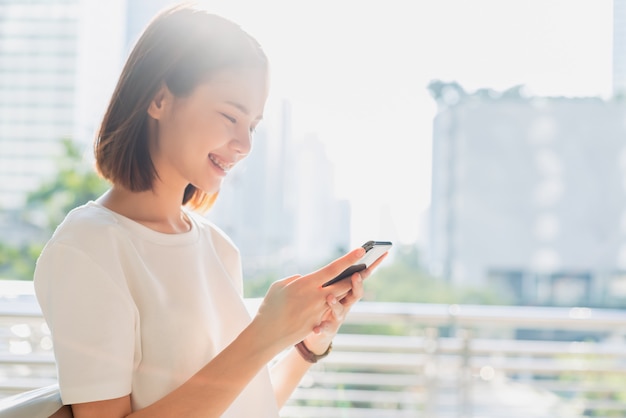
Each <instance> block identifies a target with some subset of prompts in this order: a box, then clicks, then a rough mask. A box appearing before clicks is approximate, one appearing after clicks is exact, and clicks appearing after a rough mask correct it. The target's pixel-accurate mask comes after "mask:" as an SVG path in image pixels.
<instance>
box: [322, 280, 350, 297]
mask: <svg viewBox="0 0 626 418" xmlns="http://www.w3.org/2000/svg"><path fill="white" fill-rule="evenodd" d="M327 289H328V290H329V291H331V292H332V294H333V295H335V297H336V298H337V299H341V297H342V296H345V295H346V294H347V293H348V292H349V291H350V289H352V281H351V280H350V278H349V277H346V278H345V279H342V280H339V281H338V282H337V283H333V284H332V285H330V286H328V287H327Z"/></svg>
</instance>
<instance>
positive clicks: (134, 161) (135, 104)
mask: <svg viewBox="0 0 626 418" xmlns="http://www.w3.org/2000/svg"><path fill="white" fill-rule="evenodd" d="M229 68H233V69H236V68H258V69H260V70H263V71H267V57H266V55H265V53H264V52H263V50H262V49H261V47H260V45H259V43H258V42H257V41H256V40H255V39H254V38H252V37H251V36H250V35H248V34H247V33H246V32H245V31H243V30H242V29H241V28H240V27H239V26H238V25H237V24H235V23H233V22H231V21H229V20H227V19H224V18H222V17H220V16H216V15H213V14H210V13H208V12H206V11H204V10H201V9H197V8H194V7H192V6H189V5H182V6H181V5H178V6H175V7H171V8H168V9H165V10H164V11H162V12H161V13H159V14H158V15H157V16H156V17H155V18H154V19H153V20H152V21H151V22H150V24H149V25H148V26H147V27H146V29H145V30H144V32H143V33H142V35H141V37H140V38H139V40H138V41H137V43H136V44H135V47H134V48H133V50H132V52H131V53H130V55H129V57H128V60H127V61H126V64H125V66H124V68H123V70H122V73H121V75H120V78H119V81H118V83H117V86H116V87H115V90H114V92H113V96H112V97H111V101H110V103H109V106H108V108H107V111H106V113H105V115H104V118H103V120H102V124H101V126H100V130H99V132H98V135H97V137H96V139H95V143H94V153H95V157H96V168H97V169H98V172H99V173H100V174H101V175H102V176H103V177H104V178H106V179H107V180H109V181H110V182H112V183H113V184H119V185H121V186H123V187H125V188H127V189H129V190H131V191H135V192H140V191H146V190H152V188H153V182H154V180H155V178H157V177H158V173H157V171H156V169H155V167H154V164H153V162H152V158H151V157H150V152H149V144H148V128H147V127H148V113H147V111H148V107H149V106H150V102H151V101H152V99H153V98H154V96H155V94H156V93H157V92H158V90H159V89H160V88H161V86H162V85H163V83H165V84H166V85H167V87H168V88H169V90H170V91H171V92H172V94H174V95H175V96H178V97H181V96H185V95H187V94H190V93H191V92H192V90H193V89H194V87H195V86H196V85H198V84H199V83H200V82H202V81H203V80H205V79H206V78H207V77H208V76H209V75H210V74H212V73H214V72H215V71H218V70H223V69H229ZM216 196H217V194H214V195H212V196H209V195H207V194H206V193H204V192H203V191H201V190H199V189H197V188H196V187H195V186H194V185H192V184H189V185H188V186H187V188H186V189H185V193H184V197H183V202H182V204H188V205H189V206H191V207H192V208H193V209H208V208H210V207H211V205H212V204H213V202H214V201H215V198H216Z"/></svg>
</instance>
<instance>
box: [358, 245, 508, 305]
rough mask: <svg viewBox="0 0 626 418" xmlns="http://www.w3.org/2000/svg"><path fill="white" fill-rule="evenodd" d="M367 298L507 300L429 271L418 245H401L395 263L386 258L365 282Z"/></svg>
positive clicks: (462, 301)
mask: <svg viewBox="0 0 626 418" xmlns="http://www.w3.org/2000/svg"><path fill="white" fill-rule="evenodd" d="M363 299H364V300H369V301H377V302H417V303H446V304H452V303H456V304H461V303H466V304H487V305H493V304H506V302H507V301H505V300H503V299H501V298H500V297H499V296H498V295H497V294H495V293H494V292H492V291H491V290H489V289H482V288H472V287H462V286H455V285H452V284H450V283H448V282H447V281H446V280H445V279H443V278H438V277H434V276H432V275H431V274H429V273H428V272H427V271H426V269H425V267H424V266H423V263H422V262H421V261H420V257H419V252H418V249H417V247H415V246H412V245H407V246H397V247H396V248H394V249H393V258H392V260H391V263H389V262H388V261H387V260H385V261H383V263H382V265H381V266H380V267H379V268H378V270H377V271H375V272H374V274H372V276H370V278H368V279H367V281H366V282H365V296H364V298H363Z"/></svg>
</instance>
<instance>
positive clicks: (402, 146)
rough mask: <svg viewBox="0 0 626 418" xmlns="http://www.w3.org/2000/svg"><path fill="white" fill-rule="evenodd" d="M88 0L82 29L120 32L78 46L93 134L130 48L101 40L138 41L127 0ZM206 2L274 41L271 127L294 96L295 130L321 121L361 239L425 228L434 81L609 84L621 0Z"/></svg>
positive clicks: (315, 128) (553, 90) (302, 132)
mask: <svg viewBox="0 0 626 418" xmlns="http://www.w3.org/2000/svg"><path fill="white" fill-rule="evenodd" d="M77 3H80V4H81V11H82V12H86V11H87V12H89V13H88V17H89V18H88V19H86V20H85V23H83V27H82V28H83V29H84V28H85V27H88V28H90V29H91V31H92V32H93V33H107V34H109V35H107V37H104V38H102V39H101V40H100V41H98V39H100V38H95V37H92V38H89V37H87V38H84V39H82V40H81V41H80V42H81V44H80V45H79V50H81V51H87V52H88V51H91V59H89V60H86V61H85V62H86V64H85V65H84V66H83V67H82V68H80V69H79V70H78V72H79V73H80V74H82V75H83V78H82V81H81V83H82V85H83V86H86V87H88V88H89V89H87V90H84V91H86V92H87V93H85V94H84V97H83V98H82V99H81V102H82V103H85V104H86V107H79V108H78V109H77V116H78V118H80V119H81V122H82V126H81V127H80V130H79V131H78V132H80V134H81V135H84V136H88V140H90V139H91V135H92V131H93V127H94V126H95V124H96V123H97V115H98V114H99V112H101V111H102V109H103V108H104V107H105V105H106V100H108V97H106V96H107V94H106V93H107V91H108V90H110V89H112V87H113V84H114V79H115V77H116V76H117V74H118V72H119V69H120V68H121V65H122V63H123V59H124V54H123V53H122V54H121V55H120V56H119V59H118V60H117V62H115V61H116V60H115V58H114V57H115V55H114V53H113V52H112V47H111V45H109V48H110V50H108V51H107V52H106V55H105V56H104V57H100V58H101V59H100V60H98V59H96V58H98V54H97V53H96V52H98V51H100V52H101V51H102V49H101V47H103V45H106V44H111V43H112V44H114V45H118V46H119V45H122V46H123V45H125V43H126V44H130V43H132V41H133V40H132V39H128V38H127V33H126V32H125V31H124V30H123V27H124V26H125V25H126V24H127V23H128V22H127V21H126V20H125V19H126V18H127V16H125V13H124V12H123V11H121V8H122V7H123V4H125V3H124V2H123V1H121V0H118V1H113V2H109V3H97V4H94V3H87V2H85V1H83V0H80V1H77ZM143 3H145V4H149V2H143ZM87 4H88V5H89V7H86V5H87ZM154 4H155V3H152V4H151V6H153V7H154ZM158 4H159V5H163V4H168V2H166V1H160V2H158ZM172 4H173V3H172ZM200 4H201V5H203V6H205V7H207V8H208V9H209V10H212V11H214V12H215V13H217V14H221V15H223V16H225V17H227V18H231V19H233V20H235V21H236V22H238V23H240V24H241V25H242V27H243V28H244V29H246V30H248V31H249V32H250V33H251V34H253V35H254V36H255V37H256V38H257V39H259V41H260V42H261V43H262V45H263V47H264V49H265V50H266V51H267V53H268V55H269V57H270V60H271V63H272V89H271V92H270V98H269V101H268V106H267V110H266V119H267V120H266V121H265V122H264V123H265V124H267V125H268V130H271V129H272V124H277V123H280V121H279V119H280V116H279V115H280V106H281V103H282V102H283V100H285V99H287V100H289V101H290V102H291V103H292V106H293V126H294V135H293V136H294V140H295V141H299V140H301V139H302V138H304V137H306V136H307V135H308V134H309V133H317V135H318V137H319V139H320V141H322V142H323V143H324V145H325V148H326V151H327V153H328V157H329V159H330V160H331V161H332V162H333V164H334V166H335V185H334V188H335V190H334V191H333V192H334V193H335V194H336V195H337V197H338V198H342V199H348V200H349V201H350V202H351V207H352V219H353V220H352V228H351V230H352V239H351V241H352V244H353V245H357V244H359V243H361V242H362V241H364V240H367V239H370V238H377V239H388V238H391V237H388V236H381V235H384V234H387V232H386V231H395V232H394V233H395V234H397V237H393V238H394V239H396V238H397V240H398V241H400V242H407V243H409V242H414V241H415V240H418V241H419V240H420V239H421V238H422V236H423V235H424V234H423V232H424V231H423V230H421V229H420V224H421V223H422V218H423V214H424V212H425V211H426V210H427V209H428V206H429V204H430V178H431V161H430V160H431V141H432V123H433V119H434V117H435V115H436V105H435V103H434V100H432V98H431V97H430V96H429V95H428V92H427V89H426V86H427V84H428V82H429V81H430V80H432V79H435V78H437V79H442V80H456V81H458V82H459V83H461V84H462V85H463V87H464V88H466V89H467V90H468V91H471V90H475V89H478V88H481V87H488V88H494V89H499V90H502V89H506V88H509V87H511V86H513V85H515V84H525V85H526V86H527V91H528V92H529V94H536V95H547V96H552V95H557V96H558V95H565V96H601V97H608V96H610V93H611V56H612V30H611V27H612V4H613V3H612V2H611V1H610V0H600V1H595V2H590V1H584V0H582V1H554V2H550V3H546V2H542V1H538V0H533V1H528V2H518V3H509V2H507V3H506V4H501V2H497V1H494V0H479V1H475V2H471V4H469V2H462V1H458V0H443V1H440V2H436V3H435V2H429V3H428V4H420V3H414V2H409V1H399V2H391V3H383V2H367V3H363V2H355V1H342V2H332V3H331V2H328V1H321V2H316V3H314V4H313V3H312V4H304V3H298V4H294V3H293V2H288V1H284V0H281V1H279V0H271V1H265V2H250V1H234V0H231V1H201V2H200ZM94 7H95V9H94ZM485 11H487V12H485ZM279 12H280V13H279ZM116 21H117V26H116ZM136 26H137V25H136ZM138 27H141V25H138ZM581 28H582V29H584V30H581ZM495 33H497V34H498V36H494V34H495ZM104 40H108V41H107V42H104ZM94 42H95V43H94ZM89 45H91V48H87V49H85V46H89ZM102 58H104V61H102ZM102 64H106V68H107V71H108V73H109V75H110V77H111V80H110V81H108V82H104V83H103V82H102V80H98V79H95V78H94V77H89V74H93V71H94V68H96V67H97V66H98V65H102ZM87 96H89V97H87ZM90 98H91V100H89V99H90ZM381 217H383V218H385V221H384V222H381V221H380V219H381ZM381 223H384V224H385V225H386V227H385V228H384V230H383V228H381V226H380V225H381Z"/></svg>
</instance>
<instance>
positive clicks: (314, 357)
mask: <svg viewBox="0 0 626 418" xmlns="http://www.w3.org/2000/svg"><path fill="white" fill-rule="evenodd" d="M294 347H296V350H298V353H300V355H301V356H302V358H303V359H304V360H306V361H308V362H309V363H317V361H318V360H321V359H323V358H324V357H326V356H327V355H329V354H330V352H331V351H332V349H333V343H332V341H331V343H330V344H329V345H328V348H327V349H326V351H324V353H322V354H315V353H314V352H312V351H311V350H309V349H308V347H307V346H306V345H305V344H304V340H303V341H300V342H299V343H298V344H296V345H295V346H294Z"/></svg>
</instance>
